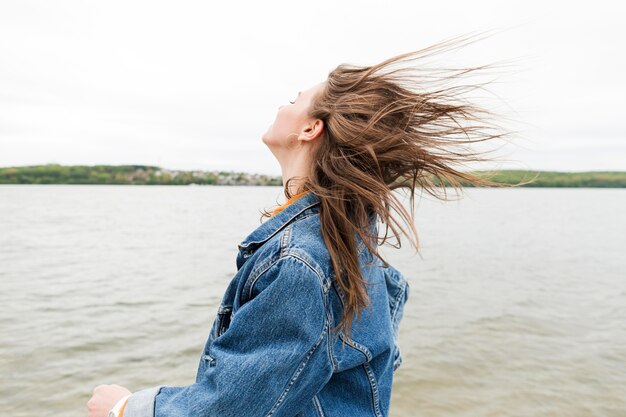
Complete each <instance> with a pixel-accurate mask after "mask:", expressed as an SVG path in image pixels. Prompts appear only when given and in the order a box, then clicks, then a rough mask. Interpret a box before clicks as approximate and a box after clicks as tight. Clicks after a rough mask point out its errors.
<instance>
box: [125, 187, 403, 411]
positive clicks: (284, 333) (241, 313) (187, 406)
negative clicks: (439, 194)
mask: <svg viewBox="0 0 626 417" xmlns="http://www.w3.org/2000/svg"><path fill="white" fill-rule="evenodd" d="M372 225H373V226H372V227H373V228H374V229H371V230H377V229H375V228H376V222H372ZM357 242H358V250H359V260H360V264H361V267H362V269H361V270H362V272H363V276H364V278H365V279H366V281H367V282H368V294H369V298H370V305H369V306H368V308H366V309H365V310H363V312H362V313H361V317H360V318H359V319H358V320H357V319H356V316H355V319H354V321H353V324H352V335H351V336H352V337H351V340H346V338H345V337H344V335H343V332H340V333H339V334H338V335H333V333H331V327H333V326H335V325H336V324H338V323H339V320H340V319H341V312H342V305H343V299H345V297H344V294H343V292H342V291H341V290H340V288H339V287H338V286H337V285H336V284H335V283H334V282H333V281H334V272H333V270H332V266H331V262H330V256H329V254H328V251H327V249H326V245H325V243H324V240H323V238H322V235H321V230H320V218H319V198H318V197H317V196H316V195H315V194H313V193H311V192H309V193H307V194H305V195H303V196H302V197H300V198H298V199H297V200H295V201H293V202H292V203H290V204H289V205H288V206H286V207H285V208H284V209H283V210H282V211H280V212H278V213H277V214H275V215H274V216H273V217H271V218H270V219H268V220H267V221H265V222H264V223H262V224H261V225H260V226H259V227H258V228H257V229H256V230H254V231H253V232H252V233H251V234H250V235H249V236H248V237H246V238H245V239H244V240H243V242H241V244H239V253H238V255H237V260H236V262H237V274H236V275H235V276H234V278H233V279H232V281H231V282H230V284H229V286H228V287H227V289H226V292H225V294H224V296H223V299H222V301H221V303H220V305H219V308H218V310H217V316H216V317H215V320H214V322H213V327H212V329H211V331H210V334H209V337H208V340H207V341H206V344H205V346H204V348H203V350H202V353H201V355H200V362H199V365H198V372H197V376H196V381H195V383H193V384H191V385H187V386H182V387H178V386H165V385H159V386H156V387H153V388H146V389H143V390H140V391H137V392H135V393H133V395H132V396H131V397H130V398H129V400H128V403H127V405H126V408H125V411H124V417H139V416H141V417H144V416H145V417H166V416H167V417H179V416H180V417H182V416H185V417H188V416H215V417H235V416H236V417H270V416H274V417H314V416H316V417H322V416H326V417H348V416H358V417H368V416H372V417H374V416H377V417H382V416H388V414H389V404H390V398H391V385H392V380H393V372H394V371H395V370H396V369H397V367H398V366H399V365H400V363H401V362H402V357H401V356H400V350H399V348H398V345H397V334H398V325H399V323H400V320H401V318H402V312H403V307H404V304H405V302H406V300H407V299H408V296H409V285H408V283H407V281H406V280H405V279H404V277H403V276H402V274H401V273H400V272H399V271H398V270H396V269H395V268H393V267H392V266H388V267H384V266H383V264H382V262H381V261H380V260H379V259H378V258H376V257H375V256H373V255H371V254H370V253H369V251H368V250H367V247H366V246H365V244H364V243H363V242H362V241H361V239H360V238H359V237H358V235H357ZM342 340H345V341H346V343H345V344H342Z"/></svg>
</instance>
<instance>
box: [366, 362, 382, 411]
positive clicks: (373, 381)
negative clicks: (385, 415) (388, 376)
mask: <svg viewBox="0 0 626 417" xmlns="http://www.w3.org/2000/svg"><path fill="white" fill-rule="evenodd" d="M363 368H364V369H365V372H366V373H367V379H369V381H370V388H371V389H372V406H373V407H374V413H375V414H376V416H377V417H382V414H381V413H380V407H379V398H378V384H377V383H376V377H375V375H374V374H373V372H372V370H371V368H370V366H369V363H368V362H365V363H364V364H363Z"/></svg>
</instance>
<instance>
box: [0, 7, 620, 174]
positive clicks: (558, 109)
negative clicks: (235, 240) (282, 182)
mask: <svg viewBox="0 0 626 417" xmlns="http://www.w3.org/2000/svg"><path fill="white" fill-rule="evenodd" d="M580 4H582V2H565V1H558V2H550V1H545V0H544V1H528V0H526V1H507V2H503V1H495V0H494V1H491V0H490V1H472V2H468V1H458V2H456V3H452V2H417V1H389V0H388V1H385V2H374V1H364V0H358V1H315V2H297V1H280V2H272V1H265V2H260V1H250V2H237V1H233V2H208V1H202V2H200V1H180V0H177V1H154V0H151V1H147V0H146V1H133V0H124V1H117V0H108V1H98V2H95V1H86V0H75V1H66V0H57V1H51V0H45V1H30V0H3V1H2V2H0V166H20V165H32V164H45V163H61V164H88V165H92V164H115V165H117V164H151V165H160V166H162V167H165V168H172V169H204V170H213V169H220V170H222V169H225V170H236V171H247V172H256V173H265V174H271V175H280V167H279V165H278V163H277V162H276V161H275V160H274V158H273V155H272V154H271V152H270V151H269V150H268V149H267V148H266V147H265V145H264V144H263V142H262V141H261V136H262V134H263V133H264V132H265V131H266V130H267V128H268V126H269V125H270V124H271V123H272V122H273V121H274V117H275V114H276V110H277V108H278V106H279V105H281V104H286V103H287V102H288V101H289V100H293V99H294V98H295V96H296V94H297V92H298V91H301V90H303V89H306V88H309V87H311V86H312V85H314V84H317V83H318V82H320V81H323V80H324V79H325V78H326V76H327V75H328V72H329V71H331V70H332V69H333V68H334V67H336V66H337V65H338V64H341V63H350V64H357V65H372V64H375V63H377V62H379V61H381V60H384V59H386V58H389V57H391V56H394V55H397V54H400V53H404V52H408V51H412V50H416V49H420V48H423V47H426V46H429V45H430V44H433V43H435V42H438V41H441V40H444V39H448V38H451V37H454V36H459V35H463V34H466V33H469V32H479V31H485V30H494V31H498V33H496V34H495V35H494V36H492V37H491V38H488V39H486V40H484V41H481V42H479V43H477V44H473V45H470V46H469V47H467V48H465V49H464V50H463V51H459V52H458V53H457V54H456V55H454V56H453V57H452V58H450V59H452V60H454V62H456V63H458V64H460V65H465V64H467V65H474V64H481V63H489V62H493V61H499V60H514V61H515V62H516V65H517V67H516V69H515V70H514V71H517V72H513V73H512V74H511V75H505V76H504V77H502V78H501V79H499V81H498V83H497V84H495V85H493V86H492V87H491V88H490V91H492V92H493V93H494V94H496V95H497V96H498V97H499V98H500V99H501V100H502V101H503V102H505V103H506V106H507V107H506V110H507V111H508V112H509V113H507V116H508V117H512V118H514V119H516V120H518V121H519V122H520V123H519V124H518V125H516V126H515V128H516V129H518V130H519V129H522V130H523V136H521V137H519V139H512V140H513V142H512V144H511V145H507V146H506V147H505V148H503V149H502V151H501V152H500V155H502V157H503V159H506V160H510V161H511V162H509V163H499V164H497V165H495V166H494V165H491V166H486V165H485V166H484V167H485V168H514V169H541V170H561V171H583V170H626V128H625V127H624V125H623V123H622V122H623V121H624V119H625V118H624V108H625V106H624V93H626V88H625V87H626V85H625V84H626V82H625V81H624V73H625V70H626V68H625V56H624V55H625V54H624V46H623V40H624V39H626V29H625V25H624V24H623V21H622V20H623V16H624V13H623V10H621V9H620V7H621V6H620V3H619V2H609V1H606V0H602V1H595V2H593V3H590V2H586V3H585V4H586V6H585V7H583V6H582V5H580ZM503 109H504V107H503Z"/></svg>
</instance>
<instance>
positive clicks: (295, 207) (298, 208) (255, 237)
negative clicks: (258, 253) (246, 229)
mask: <svg viewBox="0 0 626 417" xmlns="http://www.w3.org/2000/svg"><path fill="white" fill-rule="evenodd" d="M319 203H320V198H319V197H318V196H317V195H315V194H314V193H313V192H311V191H309V192H308V193H306V194H305V195H303V196H302V197H300V198H298V199H297V200H295V201H293V202H292V203H291V204H289V205H288V206H286V207H285V208H284V209H282V210H281V211H280V212H278V213H276V214H275V215H274V216H272V217H271V218H269V219H268V220H267V221H265V223H262V224H261V225H260V226H259V227H257V228H256V229H255V230H254V231H253V232H252V233H250V234H249V235H248V237H246V238H245V239H244V240H243V241H242V242H241V243H240V244H239V245H237V246H238V248H239V251H240V253H241V252H243V253H247V254H248V255H250V254H251V253H250V252H252V251H253V250H254V248H255V247H257V246H260V245H261V244H263V243H264V242H265V241H266V240H268V239H269V238H271V237H272V236H274V235H275V234H276V233H278V232H279V231H280V230H281V229H283V228H284V227H285V226H287V225H288V224H289V223H291V222H292V221H293V220H294V219H296V218H297V217H298V216H299V215H300V214H302V212H304V211H305V210H307V209H309V208H311V207H313V206H315V205H317V204H319Z"/></svg>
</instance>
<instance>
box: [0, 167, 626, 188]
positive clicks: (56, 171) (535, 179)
mask: <svg viewBox="0 0 626 417" xmlns="http://www.w3.org/2000/svg"><path fill="white" fill-rule="evenodd" d="M473 173H475V174H479V175H488V176H489V178H490V179H491V180H492V181H495V182H498V183H502V184H518V183H520V182H526V181H529V183H528V184H524V185H521V186H522V187H602V188H624V187H626V171H587V172H555V171H529V170H496V171H473ZM0 184H119V185H191V184H195V185H275V186H276V185H278V186H280V185H282V184H283V182H282V178H281V177H280V176H270V175H261V174H250V173H245V172H233V171H200V170H193V171H182V170H171V169H165V168H161V167H157V166H151V165H93V166H88V165H59V164H47V165H33V166H20V167H4V168H0ZM461 184H462V185H465V186H470V184H465V183H463V182H461ZM446 185H448V184H446Z"/></svg>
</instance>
